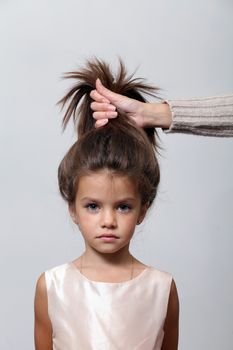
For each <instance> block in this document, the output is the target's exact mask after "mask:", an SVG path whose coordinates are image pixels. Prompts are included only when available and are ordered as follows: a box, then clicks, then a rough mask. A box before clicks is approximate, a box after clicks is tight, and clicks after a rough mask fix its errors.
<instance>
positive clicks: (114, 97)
mask: <svg viewBox="0 0 233 350" xmlns="http://www.w3.org/2000/svg"><path fill="white" fill-rule="evenodd" d="M96 90H97V92H98V93H99V95H100V96H103V97H105V98H106V99H107V100H108V101H110V102H112V103H114V102H118V101H119V99H120V98H121V95H119V94H117V93H115V92H113V91H111V90H109V89H107V88H106V87H105V86H104V85H103V84H102V83H101V80H100V79H99V78H98V79H97V80H96Z"/></svg>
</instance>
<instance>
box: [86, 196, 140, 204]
mask: <svg viewBox="0 0 233 350" xmlns="http://www.w3.org/2000/svg"><path fill="white" fill-rule="evenodd" d="M135 200H136V198H134V197H125V198H124V197H123V198H120V199H117V200H116V203H122V202H134V201H135ZM81 201H90V202H101V199H96V198H91V197H83V198H81Z"/></svg>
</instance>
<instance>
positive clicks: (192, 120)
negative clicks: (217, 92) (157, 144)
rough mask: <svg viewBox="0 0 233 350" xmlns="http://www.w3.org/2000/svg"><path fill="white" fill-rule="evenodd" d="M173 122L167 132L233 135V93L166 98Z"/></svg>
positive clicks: (165, 130)
mask: <svg viewBox="0 0 233 350" xmlns="http://www.w3.org/2000/svg"><path fill="white" fill-rule="evenodd" d="M164 102H166V103H168V104H169V106H170V109H171V112H172V124H171V126H170V128H169V129H163V130H164V132H165V133H179V132H180V133H191V134H196V135H206V136H223V137H224V136H225V137H227V136H233V95H228V96H217V97H210V98H199V99H190V100H166V101H164Z"/></svg>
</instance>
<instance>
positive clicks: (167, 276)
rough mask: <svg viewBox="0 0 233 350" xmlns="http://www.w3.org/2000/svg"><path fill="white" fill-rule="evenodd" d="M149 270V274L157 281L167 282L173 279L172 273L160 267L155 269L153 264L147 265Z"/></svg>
mask: <svg viewBox="0 0 233 350" xmlns="http://www.w3.org/2000/svg"><path fill="white" fill-rule="evenodd" d="M149 268H150V271H151V275H152V276H153V277H154V279H155V280H156V281H157V282H162V281H164V282H167V283H171V282H172V280H173V275H172V274H171V273H169V272H167V271H163V270H160V269H157V268H156V267H154V266H149Z"/></svg>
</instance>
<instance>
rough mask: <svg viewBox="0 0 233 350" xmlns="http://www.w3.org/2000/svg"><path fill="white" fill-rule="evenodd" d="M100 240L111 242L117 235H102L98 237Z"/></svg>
mask: <svg viewBox="0 0 233 350" xmlns="http://www.w3.org/2000/svg"><path fill="white" fill-rule="evenodd" d="M99 238H100V239H101V240H102V241H106V242H112V241H115V240H116V239H118V237H117V236H113V235H112V236H104V235H102V236H100V237H99Z"/></svg>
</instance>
